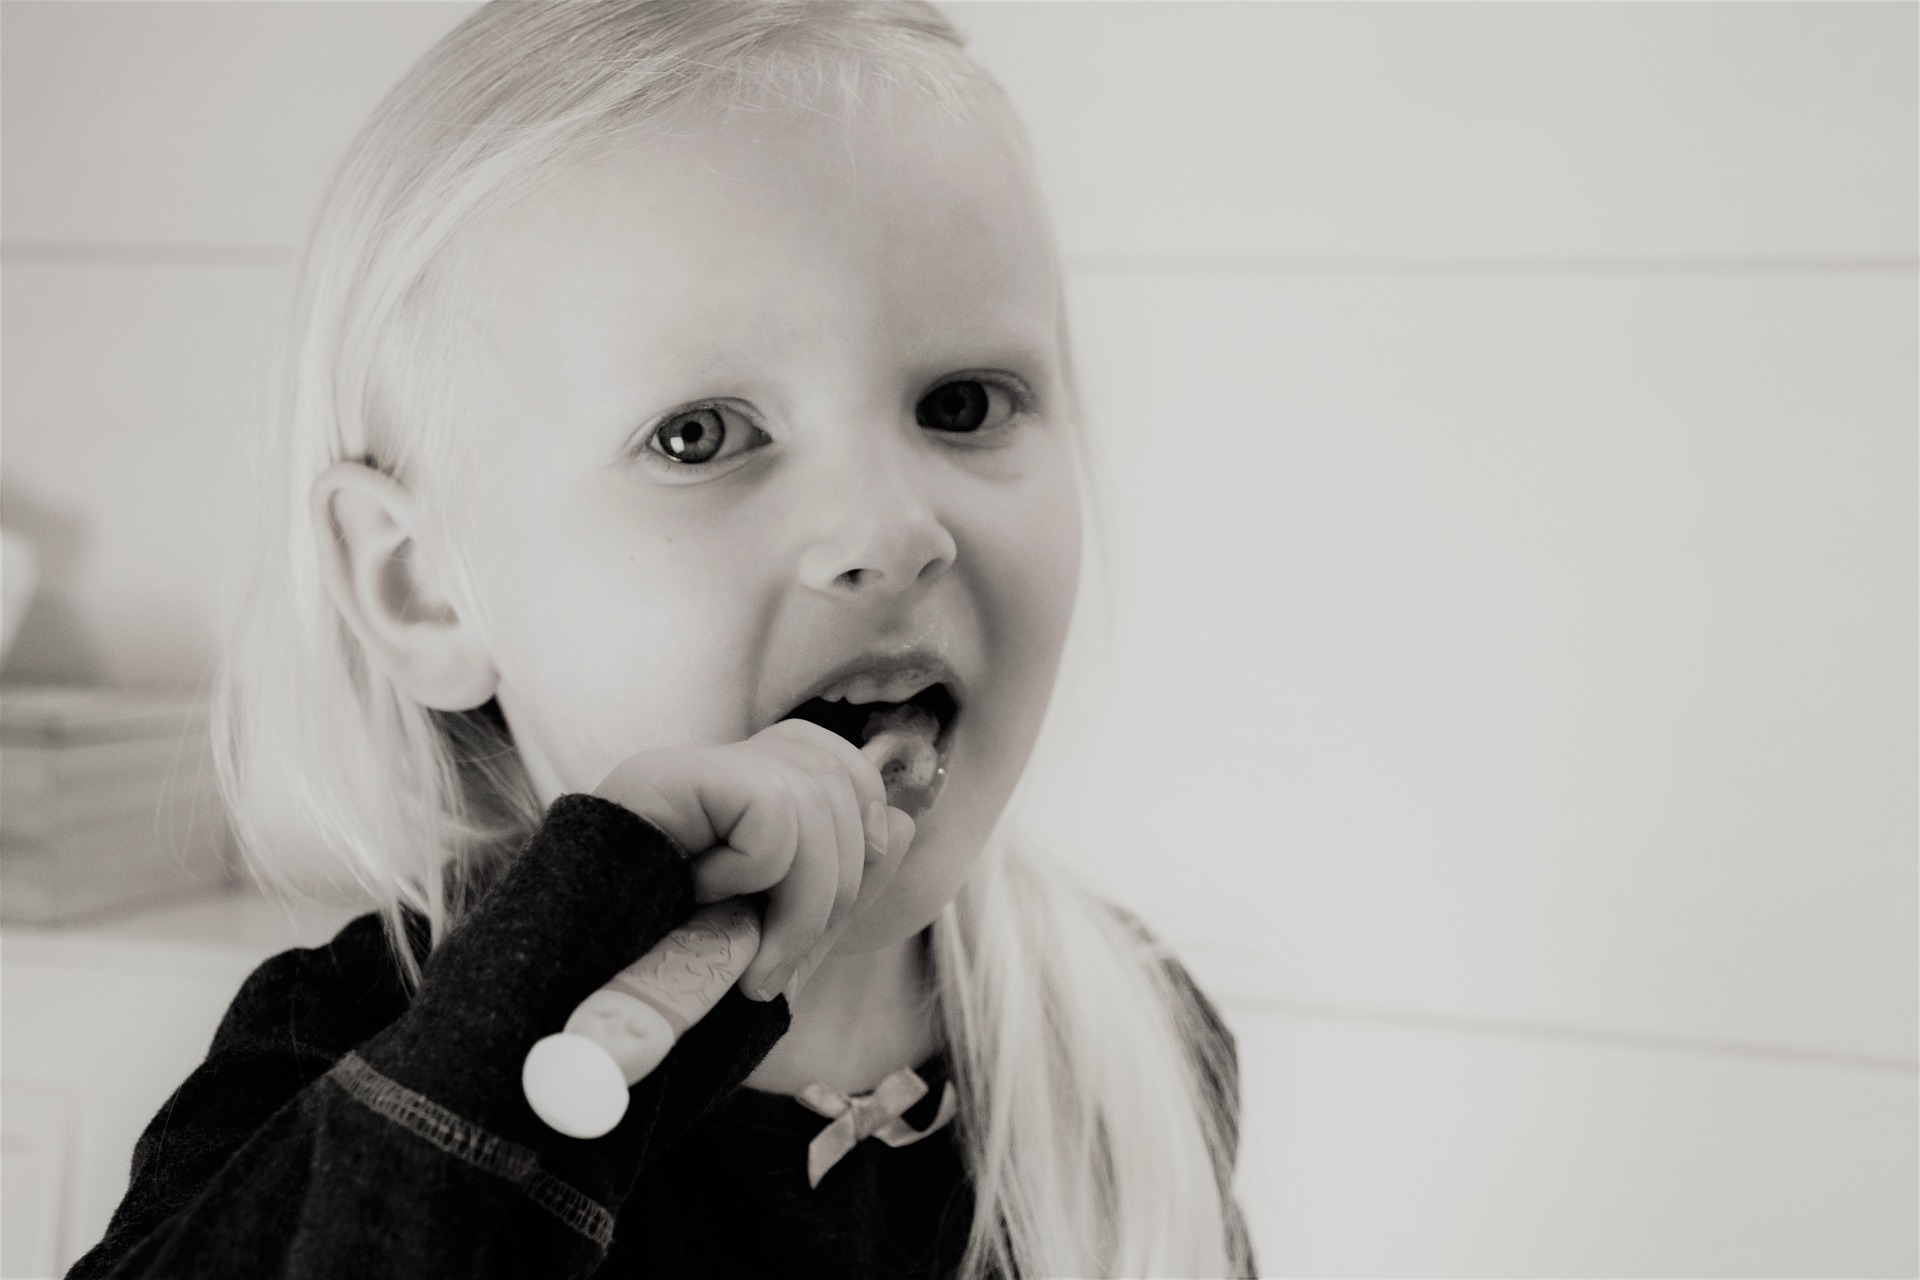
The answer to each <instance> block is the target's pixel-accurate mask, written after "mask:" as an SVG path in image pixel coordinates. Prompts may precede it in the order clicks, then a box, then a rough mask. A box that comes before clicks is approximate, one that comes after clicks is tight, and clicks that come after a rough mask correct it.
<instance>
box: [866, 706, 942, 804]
mask: <svg viewBox="0 0 1920 1280" xmlns="http://www.w3.org/2000/svg"><path fill="white" fill-rule="evenodd" d="M861 736H863V737H864V738H866V740H867V741H866V745H865V746H863V747H861V748H860V753H861V754H862V755H864V756H866V758H867V759H869V760H871V761H873V763H874V767H875V768H877V769H879V770H880V780H881V781H882V782H884V783H886V785H887V803H888V804H890V805H892V806H893V807H894V808H896V809H903V810H905V811H906V812H907V813H908V814H909V815H910V816H912V817H916V818H917V817H919V816H920V814H921V813H922V812H923V811H924V810H925V809H926V808H927V807H928V806H929V805H931V804H932V803H933V801H934V798H935V797H936V796H938V795H939V794H940V786H941V784H942V783H944V782H945V781H946V779H947V771H946V769H945V768H943V767H942V766H941V764H940V751H939V748H937V747H935V746H934V745H933V742H934V739H935V738H937V737H939V736H940V722H939V721H938V720H936V719H935V718H934V716H933V713H932V712H930V711H927V710H925V709H923V708H921V707H916V706H913V705H912V704H910V703H902V704H901V705H900V706H897V707H889V708H888V709H887V710H885V711H876V712H874V713H873V714H872V715H871V716H869V717H867V728H866V732H865V733H864V734H862V735H861Z"/></svg>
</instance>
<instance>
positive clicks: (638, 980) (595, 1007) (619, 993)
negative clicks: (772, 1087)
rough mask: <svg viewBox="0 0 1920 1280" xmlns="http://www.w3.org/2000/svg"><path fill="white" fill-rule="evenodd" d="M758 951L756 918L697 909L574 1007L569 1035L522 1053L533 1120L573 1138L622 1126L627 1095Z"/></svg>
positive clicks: (717, 906) (740, 911) (736, 905)
mask: <svg viewBox="0 0 1920 1280" xmlns="http://www.w3.org/2000/svg"><path fill="white" fill-rule="evenodd" d="M759 950H760V915H759V912H758V911H756V910H755V909H754V907H753V906H751V905H750V904H749V903H747V902H745V901H744V900H742V899H739V898H729V899H728V900H727V901H725V902H716V903H713V904H712V905H710V906H706V907H702V908H701V909H700V910H698V911H696V912H694V913H693V915H692V917H691V918H689V919H688V920H687V922H686V923H685V924H683V925H681V926H680V927H679V928H677V929H675V930H674V931H673V932H671V933H669V934H668V935H667V936H666V937H665V938H663V939H661V940H660V943H659V945H657V946H655V947H654V948H653V950H651V951H649V952H647V954H646V955H644V956H641V957H640V958H639V959H638V960H636V961H634V962H633V963H632V964H630V965H628V966H627V967H626V968H624V969H622V970H621V971H620V972H619V973H617V974H615V975H614V976H613V977H612V978H611V979H609V980H608V981H607V983H606V985H605V986H603V987H601V988H600V989H599V990H598V991H596V992H594V993H593V994H592V995H590V996H588V997H587V998H586V999H585V1000H583V1001H581V1002H580V1005H579V1007H578V1008H576V1009H575V1010H574V1011H573V1016H572V1017H570V1018H568V1019H567V1025H566V1029H565V1030H564V1031H562V1032H560V1033H559V1034H557V1035H551V1036H547V1037H546V1038H545V1039H543V1040H541V1041H540V1042H539V1043H537V1044H535V1045H534V1046H533V1048H532V1049H531V1050H530V1051H529V1052H528V1053H527V1060H526V1063H525V1065H524V1066H523V1067H522V1069H521V1073H520V1083H521V1088H522V1089H523V1090H524V1091H525V1093H526V1096H527V1102H528V1104H529V1105H531V1106H532V1107H533V1110H534V1113H535V1114H536V1115H538V1116H539V1117H540V1118H541V1119H542V1120H544V1121H546V1122H547V1124H548V1125H549V1126H551V1127H552V1128H554V1129H557V1130H559V1131H560V1132H561V1133H564V1134H567V1135H569V1136H571V1137H576V1138H597V1137H599V1136H600V1135H601V1134H604V1133H607V1132H609V1131H610V1130H612V1128H613V1127H614V1126H615V1125H617V1124H618V1123H620V1118H621V1116H623V1115H625V1114H626V1110H627V1090H628V1089H629V1088H631V1087H632V1086H633V1085H635V1084H638V1083H639V1082H640V1081H641V1080H643V1079H645V1078H646V1077H647V1076H648V1075H649V1074H650V1073H651V1072H652V1071H653V1069H654V1068H655V1067H657V1066H659V1065H660V1063H661V1061H662V1060H663V1059H665V1057H666V1056H667V1052H668V1051H669V1050H670V1049H672V1048H673V1046H674V1043H675V1042H676V1041H677V1040H678V1039H679V1038H680V1037H681V1036H683V1035H685V1034H686V1032H687V1028H689V1027H691V1026H692V1025H693V1024H694V1023H696V1022H698V1021H700V1019H701V1018H703V1017H705V1016H706V1014H707V1011H708V1010H710V1009H712V1008H713V1006H714V1005H715V1004H716V1003H718V1002H719V1000H720V997H721V996H723V995H725V994H726V993H727V988H729V987H731V986H732V985H733V984H734V983H735V982H738V981H739V980H740V975H741V974H742V973H744V972H745V971H746V968H747V966H748V965H749V964H751V963H753V957H754V956H755V955H756V954H758V953H759Z"/></svg>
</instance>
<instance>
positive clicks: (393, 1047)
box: [68, 795, 788, 1280]
mask: <svg viewBox="0 0 1920 1280" xmlns="http://www.w3.org/2000/svg"><path fill="white" fill-rule="evenodd" d="M693 907H694V903H693V876H692V869H691V866H690V864H689V863H688V860H687V859H686V857H685V855H684V854H683V853H682V852H681V851H680V850H679V849H678V848H677V847H676V846H675V845H674V844H673V842H672V841H671V840H670V839H669V838H668V837H667V836H665V835H664V834H663V833H661V832H660V831H659V830H658V829H657V828H655V827H654V826H653V825H652V824H650V823H648V822H646V821H644V820H643V819H641V818H639V817H637V816H635V815H634V814H632V813H631V812H629V811H628V810H626V809H624V808H622V807H621V806H619V805H617V804H613V803H611V802H609V801H605V800H601V799H599V798H597V797H593V796H585V795H572V796H564V797H562V798H561V799H560V800H558V801H556V802H555V803H554V805H553V806H552V808H551V809H550V810H549V811H548V814H547V816H546V820H545V822H544V823H543V824H542V826H541V828H540V830H539V831H538V832H537V833H536V834H535V835H534V837H533V839H532V840H531V841H530V842H529V843H528V845H527V847H526V849H525V850H524V851H523V852H522V853H521V854H520V856H519V857H518V858H517V859H516V860H515V862H514V863H513V865H512V866H511V867H510V868H509V869H508V870H507V871H506V872H505V873H504V874H503V875H502V876H501V878H500V880H499V881H498V883H496V884H495V885H494V887H493V888H492V889H491V890H490V891H489V892H488V893H487V895H486V897H485V898H484V899H483V900H482V901H481V902H480V903H479V905H478V906H477V907H476V908H475V910H474V911H473V912H472V913H471V914H470V915H469V916H468V917H467V919H466V920H465V921H464V922H463V923H462V924H461V925H460V926H459V927H458V928H456V929H455V930H454V931H453V932H452V933H450V934H449V935H448V936H447V938H446V939H445V940H443V941H442V943H441V945H440V946H439V947H438V948H437V949H435V950H434V952H433V954H432V956H431V957H430V958H429V960H428V961H427V963H426V965H425V967H424V970H423V972H422V978H421V982H420V987H419V991H418V993H417V994H416V995H415V996H414V997H413V998H412V999H411V1000H410V1001H409V1000H408V998H407V995H406V993H405V991H404V989H402V988H401V986H400V981H399V978H398V975H397V973H396V972H395V970H394V967H393V965H392V963H391V961H390V960H388V959H387V958H386V957H385V956H384V954H376V952H379V951H381V950H383V947H384V938H383V937H382V935H381V932H380V929H379V925H378V922H377V920H376V919H375V918H374V917H363V918H362V919H361V920H359V921H356V922H354V924H352V925H349V926H348V927H347V929H345V930H343V931H342V933H341V935H340V937H338V938H337V939H335V941H334V942H333V943H332V944H330V945H329V946H328V947H326V948H323V949H320V950H316V951H294V952H288V953H286V954H284V955H281V956H276V957H275V958H274V959H272V960H269V961H268V962H267V963H266V964H265V965H263V966H261V968H260V969H259V970H257V971H256V972H255V973H254V974H253V976H252V977H250V978H249V979H248V981H247V983H246V984H245V986H244V987H243V988H242V990H241V992H240V994H239V996H238V997H237V998H236V999H235V1001H234V1004H233V1006H232V1008H231V1009H230V1010H229V1011H228V1014H227V1017H226V1019H225V1021H224V1022H223V1023H222V1025H221V1027H220V1030H219V1031H218V1032H217V1033H216V1035H215V1037H214V1042H213V1046H212V1048H211V1049H210V1051H209V1053H208V1056H207V1060H206V1061H205V1062H204V1063H203V1064H202V1065H201V1066H200V1067H199V1068H197V1069H196V1070H195V1071H194V1073H193V1074H192V1075H191V1076H189V1077H188V1079H187V1081H186V1082H185V1083H184V1084H182V1085H181V1087H180V1088H179V1090H178V1091H176V1092H175V1094H174V1096H173V1097H172V1098H171V1099H170V1100H169V1101H168V1102H167V1104H166V1105H165V1106H164V1107H163V1108H162V1109H161V1111H160V1114H159V1115H158V1116H156V1117H155V1118H154V1121H153V1123H152V1124H150V1125H149V1126H148V1128H147V1131H146V1132H145V1133H144V1134H143V1135H142V1136H141V1139H140V1141H139V1143H138V1145H137V1146H136V1147H135V1150H134V1160H133V1171H132V1180H131V1184H130V1186H129V1189H128V1191H127V1195H126V1198H125V1199H124V1200H123V1201H122V1203H121V1205H120V1207H119V1209H118V1210H117V1211H116V1213H115V1215H114V1218H113V1221H112V1223H111V1224H110V1225H109V1227H108V1229H107V1234H106V1236H105V1238H104V1239H102V1241H101V1242H100V1243H99V1245H97V1246H96V1247H95V1248H94V1249H93V1250H92V1251H91V1252H90V1253H88V1254H87V1255H86V1256H85V1257H84V1258H82V1259H81V1260H80V1262H79V1263H77V1264H76V1265H75V1266H74V1268H73V1270H72V1271H70V1272H69V1273H68V1274H69V1276H70V1277H72V1278H76V1280H87V1278H90V1277H100V1276H113V1277H132V1276H148V1277H158V1276H192V1277H195V1278H196V1280H201V1278H205V1280H214V1278H216V1277H228V1276H232V1277H241V1276H245V1277H274V1276H284V1277H305V1276H321V1275H326V1276H334V1275H354V1276H419V1275H462V1276H475V1277H479V1276H527V1275H540V1276H553V1277H572V1276H584V1275H588V1274H590V1273H592V1272H593V1271H594V1270H595V1269H596V1268H597V1267H598V1266H599V1265H600V1262H601V1260H602V1259H603V1258H604V1257H605V1255H606V1252H607V1249H608V1246H609V1245H610V1244H611V1242H612V1239H613V1225H614V1221H615V1219H616V1217H617V1216H618V1214H619V1212H620V1209H621V1206H622V1205H623V1204H624V1202H625V1200H626V1198H627V1196H628V1195H629V1194H630V1192H631V1191H632V1189H633V1186H634V1183H635V1181H636V1180H637V1179H638V1177H639V1175H640V1173H641V1171H642V1170H643V1169H644V1168H646V1167H647V1166H648V1164H649V1162H650V1161H651V1160H653V1159H654V1158H656V1157H657V1156H658V1155H659V1154H660V1153H661V1152H663V1151H665V1150H667V1149H668V1148H669V1147H670V1146H671V1145H672V1143H673V1142H674V1140H675V1139H676V1138H677V1137H678V1136H679V1135H680V1134H682V1133H683V1132H685V1130H686V1129H687V1128H688V1127H689V1126H691V1125H692V1124H694V1123H695V1122H696V1121H697V1120H699V1119H700V1118H701V1117H702V1116H703V1115H705V1114H706V1113H707V1112H708V1111H710V1110H711V1109H712V1108H713V1107H715V1106H717V1105H718V1104H719V1103H720V1102H721V1101H723V1100H724V1099H725V1098H726V1097H727V1096H728V1095H730V1094H731V1093H733V1092H734V1091H735V1090H736V1089H738V1088H739V1087H740V1086H741V1085H742V1084H743V1083H744V1082H745V1080H746V1078H747V1076H748V1075H750V1074H751V1073H752V1071H753V1069H754V1067H756V1066H757V1065H758V1064H759V1062H760V1060H761V1059H762V1058H764V1057H765V1056H766V1054H767V1052H768V1051H769V1050H770V1049H771V1048H772V1047H773V1045H774V1043H775V1042H776V1041H777V1040H778V1039H779V1038H780V1036H781V1035H783V1034H785V1032H786V1029H787V1025H788V1010H787V1004H786V1000H785V998H784V997H779V998H776V999H774V1000H772V1001H769V1002H767V1003H764V1004H761V1003H756V1002H753V1001H749V1000H747V999H746V998H745V997H743V996H741V995H740V993H739V992H738V990H733V991H729V992H728V993H727V995H726V996H725V997H724V998H723V999H722V1000H721V1001H720V1002H719V1004H717V1005H716V1006H715V1007H714V1009H713V1011H712V1012H711V1013H709V1014H708V1015H707V1017H706V1018H704V1019H703V1020H701V1021H700V1022H699V1023H698V1024H696V1025H695V1026H694V1027H693V1028H692V1029H691V1030H689V1031H688V1033H687V1034H686V1036H685V1037H683V1038H682V1039H681V1040H680V1042H679V1043H677V1044H676V1045H675V1046H674V1048H673V1051H672V1052H671V1053H670V1054H668V1056H667V1059H666V1061H664V1062H663V1063H662V1064H661V1065H660V1067H659V1068H658V1069H657V1070H655V1071H654V1072H653V1074H651V1075H650V1076H648V1077H647V1078H646V1079H645V1080H643V1081H641V1082H640V1083H639V1084H638V1085H636V1086H635V1087H634V1089H633V1092H632V1098H631V1102H630V1105H629V1107H628V1111H627V1114H626V1116H625V1118H624V1119H623V1120H622V1121H621V1123H620V1125H619V1126H618V1127H617V1128H615V1129H614V1130H613V1132H612V1133H609V1134H607V1135H606V1136H605V1137H602V1138H597V1139H591V1140H581V1139H575V1138H568V1137H564V1136H562V1135H560V1134H558V1133H555V1132H553V1131H552V1130H550V1129H547V1128H546V1127H545V1126H544V1125H543V1124H541V1123H540V1121H539V1120H538V1119H537V1118H536V1117H535V1116H534V1115H533V1113H532V1111H531V1109H530V1108H529V1107H528V1106H527V1104H526V1101H525V1099H524V1097H523V1096H522V1094H521V1089H520V1064H521V1062H522V1060H523V1059H524V1057H525V1055H526V1051H527V1050H528V1049H529V1048H530V1047H531V1046H532V1045H533V1043H534V1041H536V1040H538V1039H539V1038H540V1037H541V1036H543V1035H546V1034H549V1033H550V1032H553V1031H557V1030H559V1029H560V1028H561V1026H562V1025H564V1023H565V1021H566V1019H567V1017H568V1015H569V1014H570V1013H571V1012H572V1011H573V1008H574V1006H575V1005H577V1004H578V1003H579V1002H580V1001H581V1000H582V999H584V998H585V997H586V996H587V995H588V994H590V993H591V992H592V991H593V990H594V989H595V988H596V987H598V986H599V985H600V984H601V983H603V982H605V981H606V979H607V978H608V977H610V976H611V975H612V974H613V973H614V972H616V971H617V970H619V969H620V968H622V967H623V966H625V965H626V964H628V963H630V962H631V961H632V960H634V959H635V958H637V957H638V956H640V955H642V954H644V953H645V952H646V951H647V950H648V949H649V948H651V947H652V946H653V945H654V944H655V943H657V942H658V941H659V940H660V939H661V938H663V937H665V936H666V934H667V933H668V932H669V931H670V930H671V929H672V928H674V927H675V926H677V925H678V924H680V923H681V922H682V921H684V920H685V919H686V918H687V916H689V915H690V914H692V911H693Z"/></svg>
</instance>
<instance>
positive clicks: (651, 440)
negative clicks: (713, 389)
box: [646, 404, 771, 470]
mask: <svg viewBox="0 0 1920 1280" xmlns="http://www.w3.org/2000/svg"><path fill="white" fill-rule="evenodd" d="M768 443H771V437H769V436H768V435H767V433H766V432H764V431H762V430H761V429H760V428H759V427H756V426H754V425H753V423H751V422H749V421H747V419H746V418H745V417H743V416H742V415H741V414H740V412H739V411H738V410H736V409H733V408H730V407H728V406H726V405H719V404H708V405H701V406H700V407H699V408H697V409H682V410H681V411H680V412H678V413H676V414H674V415H672V416H671V417H669V418H667V419H666V420H665V421H664V422H662V423H661V424H660V425H659V426H657V427H655V428H654V429H653V430H652V431H650V432H648V433H647V442H646V447H647V451H648V452H649V453H652V454H654V455H656V456H657V457H659V458H661V459H664V460H665V465H666V466H668V467H671V468H673V469H676V470H678V469H680V468H683V467H699V466H704V465H706V464H708V463H713V462H723V461H726V460H727V459H729V458H734V457H738V456H739V455H740V454H743V453H745V452H747V451H748V450H749V449H755V448H758V447H759V446H761V445H763V444H768Z"/></svg>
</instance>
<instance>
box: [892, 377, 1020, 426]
mask: <svg viewBox="0 0 1920 1280" xmlns="http://www.w3.org/2000/svg"><path fill="white" fill-rule="evenodd" d="M1014 408H1015V405H1014V404H1013V396H1012V395H1011V394H1010V393H1009V392H1008V390H1007V389H1006V388H1005V387H1002V386H998V385H996V384H994V383H991V382H984V381H982V380H981V379H979V378H956V379H954V380H953V381H952V382H943V383H941V384H940V385H939V386H937V387H935V388H934V389H933V390H931V391H929V392H927V394H926V395H924V396H922V397H921V398H920V403H919V404H917V405H915V406H914V409H913V416H914V417H915V419H917V420H918V421H919V423H920V425H921V426H923V427H925V428H926V429H927V430H929V431H947V432H952V433H955V434H959V435H967V434H977V433H979V432H980V431H981V430H982V429H985V430H987V431H992V430H994V429H995V428H998V427H1000V426H1002V425H1004V424H1005V422H1006V421H1007V419H1008V418H1010V417H1012V416H1013V411H1014Z"/></svg>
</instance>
